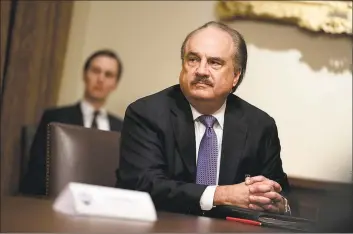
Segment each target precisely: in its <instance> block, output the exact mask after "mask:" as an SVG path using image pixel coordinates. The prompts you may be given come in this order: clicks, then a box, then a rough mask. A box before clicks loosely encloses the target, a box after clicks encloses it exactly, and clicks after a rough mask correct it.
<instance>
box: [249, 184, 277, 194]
mask: <svg viewBox="0 0 353 234" xmlns="http://www.w3.org/2000/svg"><path fill="white" fill-rule="evenodd" d="M249 191H250V193H254V194H255V193H267V192H271V191H273V187H272V185H268V184H255V185H249Z"/></svg>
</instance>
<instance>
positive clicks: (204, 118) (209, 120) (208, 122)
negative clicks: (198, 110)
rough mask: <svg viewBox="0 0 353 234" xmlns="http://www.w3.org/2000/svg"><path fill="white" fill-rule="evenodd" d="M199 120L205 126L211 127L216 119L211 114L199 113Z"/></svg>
mask: <svg viewBox="0 0 353 234" xmlns="http://www.w3.org/2000/svg"><path fill="white" fill-rule="evenodd" d="M199 120H200V122H201V123H203V125H205V126H206V127H207V128H212V127H213V125H214V124H215V122H216V120H217V119H216V118H215V117H213V116H212V115H201V116H200V117H199Z"/></svg>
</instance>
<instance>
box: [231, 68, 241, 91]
mask: <svg viewBox="0 0 353 234" xmlns="http://www.w3.org/2000/svg"><path fill="white" fill-rule="evenodd" d="M240 75H241V69H239V71H238V72H235V73H234V77H233V87H235V86H236V85H237V84H238V81H239V77H240Z"/></svg>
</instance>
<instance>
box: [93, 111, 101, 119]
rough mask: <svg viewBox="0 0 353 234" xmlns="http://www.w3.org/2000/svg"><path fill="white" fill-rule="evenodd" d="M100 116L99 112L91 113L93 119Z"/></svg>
mask: <svg viewBox="0 0 353 234" xmlns="http://www.w3.org/2000/svg"><path fill="white" fill-rule="evenodd" d="M99 114H100V111H99V110H96V111H94V112H93V118H96V117H97V116H98V115H99Z"/></svg>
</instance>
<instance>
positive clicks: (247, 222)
mask: <svg viewBox="0 0 353 234" xmlns="http://www.w3.org/2000/svg"><path fill="white" fill-rule="evenodd" d="M226 220H229V221H236V222H239V223H245V224H250V225H255V226H261V225H262V223H260V222H258V221H254V220H249V219H240V218H234V217H226Z"/></svg>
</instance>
